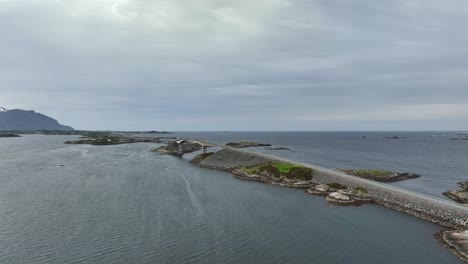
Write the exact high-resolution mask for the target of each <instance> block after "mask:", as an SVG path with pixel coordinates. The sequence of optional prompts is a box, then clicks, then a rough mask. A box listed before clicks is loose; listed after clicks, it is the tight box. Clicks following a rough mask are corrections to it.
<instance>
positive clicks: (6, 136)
mask: <svg viewBox="0 0 468 264" xmlns="http://www.w3.org/2000/svg"><path fill="white" fill-rule="evenodd" d="M2 137H4V138H11V137H21V136H20V135H16V134H0V138H2Z"/></svg>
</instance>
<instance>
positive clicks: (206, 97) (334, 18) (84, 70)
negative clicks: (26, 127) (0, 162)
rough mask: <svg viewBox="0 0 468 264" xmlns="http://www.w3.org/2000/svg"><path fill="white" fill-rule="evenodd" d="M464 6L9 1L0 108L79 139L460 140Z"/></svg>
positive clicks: (289, 0) (465, 65)
mask: <svg viewBox="0 0 468 264" xmlns="http://www.w3.org/2000/svg"><path fill="white" fill-rule="evenodd" d="M466 14H468V3H466V1H464V0H448V1H444V2H441V1H433V0H424V1H423V0H405V1H403V0H382V1H364V2H363V1H358V0H346V1H343V0H296V1H293V0H258V1H246V0H239V1H224V0H217V1H216V0H199V1H188V0H185V1H182V0H177V1H174V0H172V1H169V0H139V1H137V0H80V1H75V0H55V1H52V0H0V36H1V41H0V105H3V106H5V107H8V108H26V109H35V110H38V111H41V112H43V113H45V114H49V115H51V116H53V117H55V118H57V119H59V120H60V121H61V122H63V123H66V124H70V125H72V126H74V127H76V128H81V129H122V130H144V129H166V130H394V129H395V130H461V129H467V128H468V127H467V125H466V124H467V121H468V107H466V105H468V35H467V34H465V33H464V25H467V24H468V16H466Z"/></svg>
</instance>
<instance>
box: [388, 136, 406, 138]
mask: <svg viewBox="0 0 468 264" xmlns="http://www.w3.org/2000/svg"><path fill="white" fill-rule="evenodd" d="M385 138H386V139H404V138H405V137H397V136H390V137H385Z"/></svg>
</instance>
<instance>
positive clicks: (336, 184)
mask: <svg viewBox="0 0 468 264" xmlns="http://www.w3.org/2000/svg"><path fill="white" fill-rule="evenodd" d="M327 185H328V187H330V188H334V189H338V190H344V189H346V188H348V187H346V185H343V184H339V183H337V182H332V183H327Z"/></svg>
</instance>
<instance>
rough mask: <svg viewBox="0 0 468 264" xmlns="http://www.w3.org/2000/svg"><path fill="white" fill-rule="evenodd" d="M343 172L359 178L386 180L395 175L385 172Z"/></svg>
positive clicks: (391, 172)
mask: <svg viewBox="0 0 468 264" xmlns="http://www.w3.org/2000/svg"><path fill="white" fill-rule="evenodd" d="M343 171H344V172H346V173H348V174H352V175H356V176H361V177H376V178H386V177H390V176H392V175H393V174H395V173H394V172H393V171H386V170H343Z"/></svg>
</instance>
